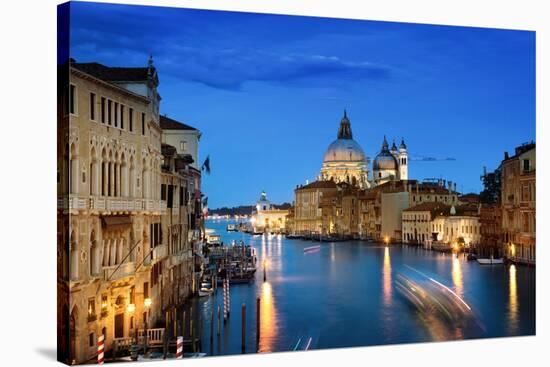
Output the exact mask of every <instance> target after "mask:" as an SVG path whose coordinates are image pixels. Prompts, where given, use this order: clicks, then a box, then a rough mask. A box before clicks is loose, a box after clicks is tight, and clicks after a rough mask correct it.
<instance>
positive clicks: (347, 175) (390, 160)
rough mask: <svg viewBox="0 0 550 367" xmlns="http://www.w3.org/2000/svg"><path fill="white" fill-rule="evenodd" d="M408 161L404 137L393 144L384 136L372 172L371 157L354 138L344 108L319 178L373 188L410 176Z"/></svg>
mask: <svg viewBox="0 0 550 367" xmlns="http://www.w3.org/2000/svg"><path fill="white" fill-rule="evenodd" d="M408 165H409V157H408V153H407V146H406V145H405V141H404V140H403V139H402V140H401V144H400V145H399V148H398V147H397V146H396V144H395V142H394V143H393V145H392V147H391V148H390V147H389V144H388V141H387V140H386V137H385V136H384V141H383V142H382V148H381V150H380V152H379V153H378V155H377V156H376V157H375V159H374V161H373V164H372V174H369V160H368V158H367V156H366V155H365V153H364V151H363V149H362V148H361V146H360V145H359V143H357V142H356V141H355V140H353V134H352V131H351V123H350V120H349V118H348V116H347V113H346V111H344V116H343V117H342V120H341V121H340V127H339V128H338V135H337V139H336V140H334V141H333V142H332V143H331V144H330V145H329V146H328V148H327V150H326V152H325V155H324V159H323V165H322V167H321V174H320V176H319V180H321V181H334V182H335V183H342V182H345V183H348V184H350V185H352V186H357V187H359V188H362V189H363V188H371V187H374V186H377V185H380V184H384V183H386V182H389V181H400V180H407V179H408V176H409V174H408V171H409V166H408Z"/></svg>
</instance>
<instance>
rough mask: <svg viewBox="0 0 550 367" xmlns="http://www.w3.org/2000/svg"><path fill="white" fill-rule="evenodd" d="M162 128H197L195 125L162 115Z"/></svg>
mask: <svg viewBox="0 0 550 367" xmlns="http://www.w3.org/2000/svg"><path fill="white" fill-rule="evenodd" d="M160 128H161V129H163V130H197V129H195V128H194V127H193V126H189V125H187V124H184V123H183V122H179V121H176V120H174V119H171V118H169V117H166V116H162V115H161V116H160Z"/></svg>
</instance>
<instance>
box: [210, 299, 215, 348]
mask: <svg viewBox="0 0 550 367" xmlns="http://www.w3.org/2000/svg"><path fill="white" fill-rule="evenodd" d="M213 342H214V308H213V307H212V313H211V314H210V346H212V343H213Z"/></svg>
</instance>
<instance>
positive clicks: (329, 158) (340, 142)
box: [323, 139, 365, 163]
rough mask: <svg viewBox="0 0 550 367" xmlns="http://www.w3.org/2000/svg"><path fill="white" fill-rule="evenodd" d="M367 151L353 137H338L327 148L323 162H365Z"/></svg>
mask: <svg viewBox="0 0 550 367" xmlns="http://www.w3.org/2000/svg"><path fill="white" fill-rule="evenodd" d="M363 161H365V153H364V152H363V149H361V146H360V145H359V144H357V142H356V141H355V140H353V139H336V140H335V141H333V142H332V143H331V144H330V145H329V146H328V148H327V151H326V152H325V157H324V159H323V162H325V163H326V162H363Z"/></svg>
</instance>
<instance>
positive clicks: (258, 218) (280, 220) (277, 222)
mask: <svg viewBox="0 0 550 367" xmlns="http://www.w3.org/2000/svg"><path fill="white" fill-rule="evenodd" d="M288 214H289V212H288V210H284V209H277V208H275V207H274V206H273V205H271V202H270V201H269V200H268V199H267V194H266V193H265V191H262V193H261V194H260V198H259V199H258V201H257V202H256V207H255V210H254V212H253V213H252V217H251V223H252V225H253V229H254V231H255V232H277V233H281V232H284V231H285V228H286V219H287V216H288Z"/></svg>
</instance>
